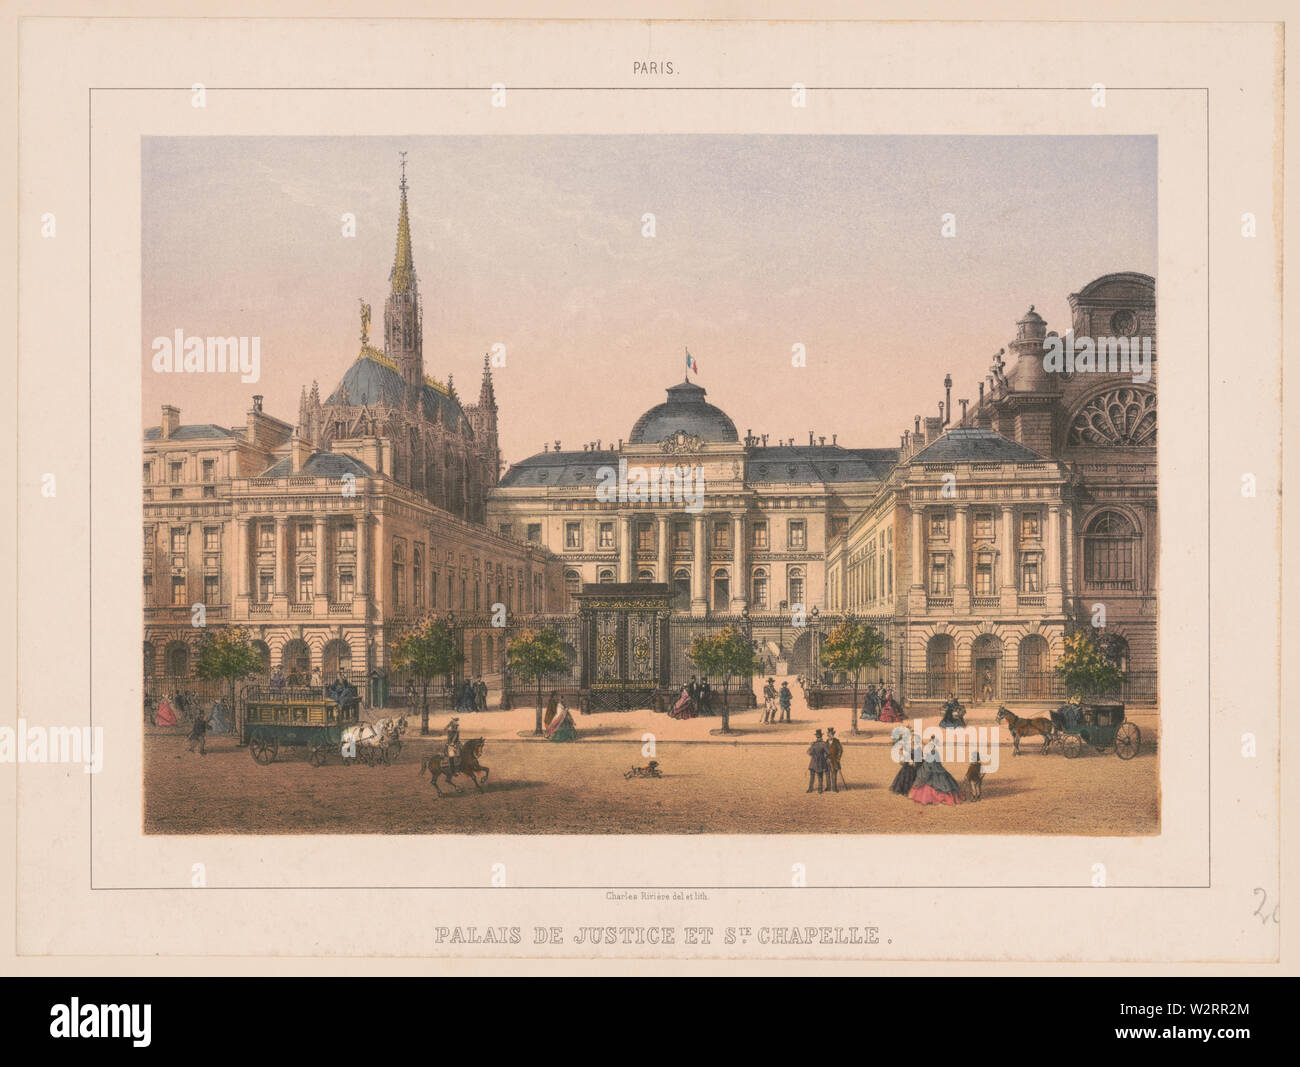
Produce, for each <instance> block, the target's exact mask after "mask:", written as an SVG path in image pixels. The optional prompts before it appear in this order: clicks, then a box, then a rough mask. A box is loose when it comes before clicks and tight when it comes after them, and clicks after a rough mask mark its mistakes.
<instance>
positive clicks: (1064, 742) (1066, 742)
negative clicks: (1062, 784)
mask: <svg viewBox="0 0 1300 1067" xmlns="http://www.w3.org/2000/svg"><path fill="white" fill-rule="evenodd" d="M1061 751H1062V752H1064V753H1065V758H1066V759H1074V758H1075V757H1076V756H1078V754H1079V753H1080V752H1082V751H1083V742H1082V741H1080V740H1079V739H1078V738H1077V737H1075V736H1074V734H1066V735H1065V736H1064V737H1063V738H1061Z"/></svg>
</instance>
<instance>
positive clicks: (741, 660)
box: [686, 626, 763, 734]
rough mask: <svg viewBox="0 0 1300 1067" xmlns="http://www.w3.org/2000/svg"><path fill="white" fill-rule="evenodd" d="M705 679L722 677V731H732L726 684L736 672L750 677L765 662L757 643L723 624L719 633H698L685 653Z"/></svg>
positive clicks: (726, 732) (739, 631)
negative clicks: (758, 653)
mask: <svg viewBox="0 0 1300 1067" xmlns="http://www.w3.org/2000/svg"><path fill="white" fill-rule="evenodd" d="M686 654H687V655H688V656H689V657H690V660H691V662H692V663H694V664H695V668H696V670H698V671H699V672H700V674H702V675H703V676H704V677H705V678H708V677H710V676H712V677H714V678H718V677H721V678H722V732H723V733H724V734H729V733H731V709H730V708H728V707H727V685H728V684H729V683H730V681H731V679H732V678H733V677H734V676H736V675H742V674H743V675H745V676H746V677H750V676H752V675H753V673H754V672H755V671H758V670H762V667H763V665H762V664H761V663H760V662H759V660H758V656H757V655H756V654H755V653H754V644H753V642H752V641H750V639H749V638H748V637H747V636H746V635H745V633H744V632H743V631H742V630H738V629H736V628H735V627H734V626H724V627H723V628H722V629H721V630H719V631H718V632H717V633H713V634H699V635H697V636H696V638H695V640H694V641H692V642H691V647H690V651H689V652H687V653H686Z"/></svg>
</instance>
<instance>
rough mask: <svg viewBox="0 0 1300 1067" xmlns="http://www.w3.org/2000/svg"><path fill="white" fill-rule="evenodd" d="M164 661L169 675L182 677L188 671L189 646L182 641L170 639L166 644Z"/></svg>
mask: <svg viewBox="0 0 1300 1067" xmlns="http://www.w3.org/2000/svg"><path fill="white" fill-rule="evenodd" d="M165 662H166V665H167V673H168V674H169V675H170V676H171V677H173V678H184V677H185V676H186V675H187V674H189V673H190V646H189V645H187V644H186V643H185V642H184V641H172V642H171V643H170V644H168V645H167V654H166V657H165Z"/></svg>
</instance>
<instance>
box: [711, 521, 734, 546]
mask: <svg viewBox="0 0 1300 1067" xmlns="http://www.w3.org/2000/svg"><path fill="white" fill-rule="evenodd" d="M713 547H714V548H715V549H716V550H718V551H719V552H725V551H726V550H727V549H729V548H730V547H731V521H730V520H729V519H718V520H717V521H716V522H714V524H713Z"/></svg>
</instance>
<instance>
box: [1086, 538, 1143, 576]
mask: <svg viewBox="0 0 1300 1067" xmlns="http://www.w3.org/2000/svg"><path fill="white" fill-rule="evenodd" d="M1083 573H1084V577H1086V578H1087V579H1088V581H1090V582H1131V581H1133V542H1132V541H1131V540H1128V539H1115V540H1109V539H1104V538H1092V537H1089V538H1085V540H1084V542H1083Z"/></svg>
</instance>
